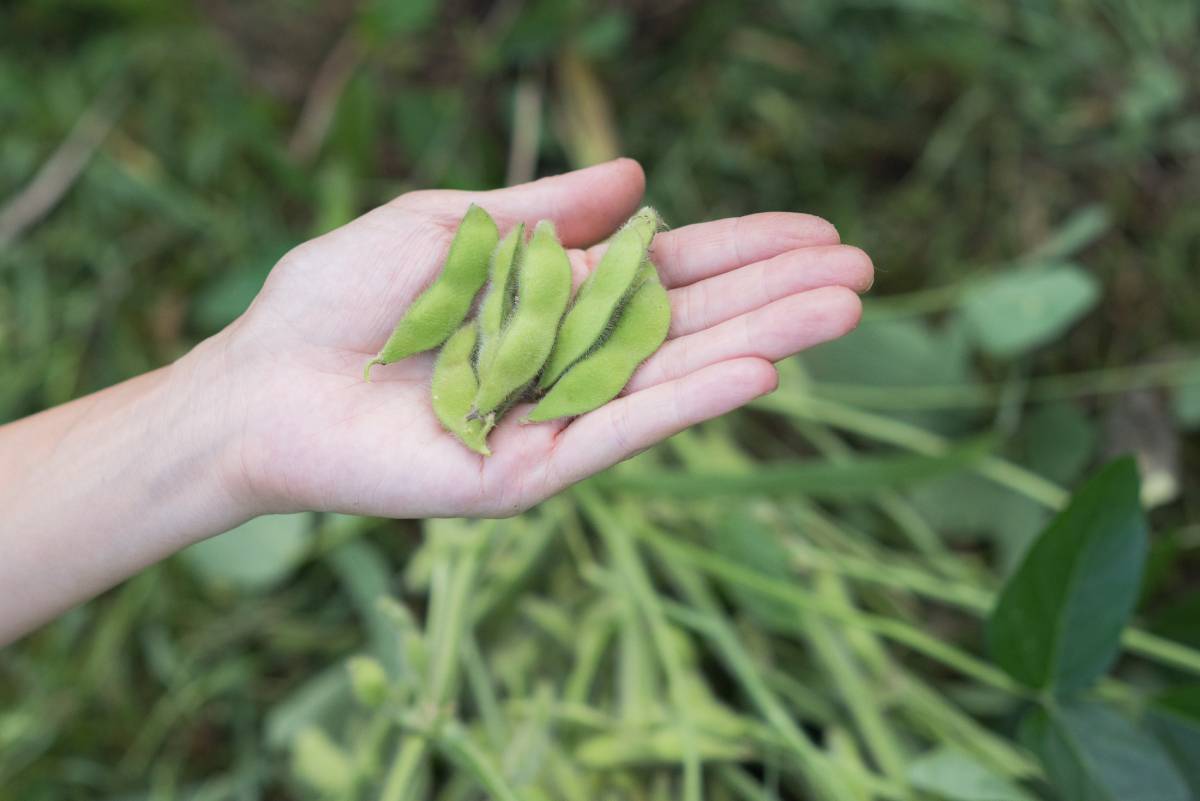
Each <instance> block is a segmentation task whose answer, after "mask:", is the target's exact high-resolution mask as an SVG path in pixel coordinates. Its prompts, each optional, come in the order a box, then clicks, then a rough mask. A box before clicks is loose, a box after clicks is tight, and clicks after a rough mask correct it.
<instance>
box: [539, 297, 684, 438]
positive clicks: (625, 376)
mask: <svg viewBox="0 0 1200 801" xmlns="http://www.w3.org/2000/svg"><path fill="white" fill-rule="evenodd" d="M670 326H671V304H670V301H669V300H668V298H667V290H666V289H665V288H664V287H663V285H662V282H661V281H659V280H658V276H657V275H654V274H651V275H650V276H649V277H648V278H646V280H645V281H644V282H642V285H641V286H640V287H638V289H637V291H635V292H634V294H633V297H632V298H630V299H629V302H628V303H626V304H625V306H624V308H623V309H622V310H621V316H620V317H618V318H617V322H616V325H615V326H614V327H613V330H612V333H611V334H610V335H609V337H608V339H607V340H605V341H604V344H602V345H601V346H600V347H598V348H596V350H595V351H593V352H592V353H590V354H589V355H587V356H585V357H584V358H583V359H581V360H580V361H578V362H576V363H575V364H574V366H572V367H571V368H570V369H569V370H567V372H565V373H563V376H562V378H560V379H558V382H557V383H556V384H555V385H554V386H553V387H551V388H550V391H549V392H547V393H546V395H545V396H544V397H543V398H542V399H541V401H539V402H538V405H537V406H535V407H533V411H532V412H530V413H529V417H528V418H526V419H527V420H528V421H529V422H533V423H540V422H542V421H545V420H554V419H557V418H559V417H573V416H575V415H579V414H584V413H585V412H590V411H591V410H592V409H597V408H599V407H601V406H603V405H604V404H606V403H608V402H609V401H610V400H612V399H613V398H615V397H617V395H619V394H620V393H621V390H622V389H624V387H625V385H626V384H627V383H629V378H630V377H631V376H632V375H633V371H634V370H636V369H637V367H638V365H639V364H641V363H642V362H643V361H645V360H646V359H647V358H648V357H649V356H650V354H652V353H654V351H656V350H658V346H659V345H661V344H662V343H663V341H664V340H665V339H666V338H667V330H668V329H669V328H670Z"/></svg>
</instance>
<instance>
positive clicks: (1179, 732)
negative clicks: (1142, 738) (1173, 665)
mask: <svg viewBox="0 0 1200 801" xmlns="http://www.w3.org/2000/svg"><path fill="white" fill-rule="evenodd" d="M1148 722H1149V725H1150V728H1151V730H1152V731H1153V732H1154V733H1155V734H1156V735H1157V736H1158V739H1159V741H1161V742H1162V743H1163V745H1164V746H1166V749H1167V753H1169V754H1170V755H1171V759H1172V761H1174V763H1175V767H1176V768H1178V769H1179V772H1180V773H1181V774H1182V775H1183V778H1184V780H1185V781H1186V782H1187V783H1188V785H1189V786H1190V787H1191V788H1192V793H1193V794H1194V795H1195V796H1196V797H1197V798H1200V685H1190V686H1187V687H1179V688H1176V689H1174V690H1171V691H1169V692H1166V693H1164V694H1163V695H1161V696H1159V698H1158V699H1157V700H1156V701H1155V702H1154V704H1153V705H1152V706H1151V707H1150V713H1149V719H1148Z"/></svg>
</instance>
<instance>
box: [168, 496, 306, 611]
mask: <svg viewBox="0 0 1200 801" xmlns="http://www.w3.org/2000/svg"><path fill="white" fill-rule="evenodd" d="M312 540H313V532H312V516H311V515H309V514H307V513H305V514H298V515H266V516H264V517H257V518H255V519H254V520H251V521H250V522H249V523H246V524H244V525H241V526H238V527H237V528H235V529H234V530H233V531H228V532H226V533H224V534H221V535H219V536H216V537H213V538H212V539H208V540H204V541H203V542H199V543H196V544H195V545H193V546H191V547H190V548H188V549H187V550H185V551H183V553H182V554H180V556H181V558H182V559H183V562H184V564H186V565H187V566H188V568H190V569H191V571H192V572H193V573H195V574H196V575H197V576H198V577H199V578H200V579H201V580H203V581H204V582H206V583H208V584H210V585H212V586H213V587H216V588H219V589H236V590H245V591H249V592H262V591H266V590H269V589H271V588H272V587H274V586H275V585H277V584H279V583H280V582H282V581H283V580H284V579H286V578H287V577H288V576H289V575H291V573H292V570H294V569H295V568H296V567H297V566H298V565H299V564H300V563H301V562H302V561H303V560H304V558H305V557H306V556H307V555H308V552H309V546H310V545H311V544H312Z"/></svg>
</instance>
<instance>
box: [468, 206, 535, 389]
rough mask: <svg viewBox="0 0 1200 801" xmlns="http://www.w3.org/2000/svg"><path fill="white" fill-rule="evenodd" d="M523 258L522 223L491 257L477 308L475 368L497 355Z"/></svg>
mask: <svg viewBox="0 0 1200 801" xmlns="http://www.w3.org/2000/svg"><path fill="white" fill-rule="evenodd" d="M524 255H525V223H521V224H519V225H518V226H517V227H516V228H514V229H512V230H511V231H509V232H508V235H507V236H505V237H504V238H503V239H501V240H500V244H499V245H497V246H496V250H495V251H494V252H493V253H492V264H491V269H490V270H489V271H488V288H487V292H486V293H484V296H483V303H481V304H480V305H479V350H478V355H477V357H476V360H475V365H476V368H477V369H478V368H480V367H481V366H483V365H487V364H490V363H491V361H492V358H493V357H494V356H495V354H496V345H497V344H498V343H499V341H500V332H501V331H502V330H503V329H504V324H505V323H506V322H508V316H509V315H510V314H511V313H512V309H513V304H514V303H515V301H516V297H517V280H516V278H517V270H516V267H517V265H518V264H520V262H521V259H522V258H523V257H524Z"/></svg>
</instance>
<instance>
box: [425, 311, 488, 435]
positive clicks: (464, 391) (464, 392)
mask: <svg viewBox="0 0 1200 801" xmlns="http://www.w3.org/2000/svg"><path fill="white" fill-rule="evenodd" d="M477 332H478V326H477V325H476V324H475V321H473V320H472V321H471V322H469V323H467V324H466V325H464V326H462V327H461V328H459V329H458V330H457V331H455V332H454V334H453V335H451V337H450V338H449V339H448V340H446V344H445V345H443V346H442V350H441V352H440V353H438V358H437V362H436V363H435V364H434V366H433V383H432V388H431V392H432V395H433V411H434V414H436V415H437V418H438V420H440V421H441V423H442V425H443V426H445V427H446V430H447V431H449V432H450V433H451V434H453V435H454V436H456V437H458V438H459V439H460V440H461V441H462V443H463V444H464V445H466V446H467V447H468V448H470V449H471V450H473V451H475V452H476V453H482V454H483V455H484V456H489V455H491V451H490V450H488V446H487V435H488V432H489V431H490V430H491V427H490V426H489V425H487V424H486V422H485V421H483V420H479V419H472V420H468V419H467V415H468V414H470V412H471V404H472V403H473V402H474V400H475V393H476V391H477V390H478V388H479V382H478V381H477V380H476V378H475V365H474V364H473V363H472V357H473V356H474V355H475V342H476V339H477Z"/></svg>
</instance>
